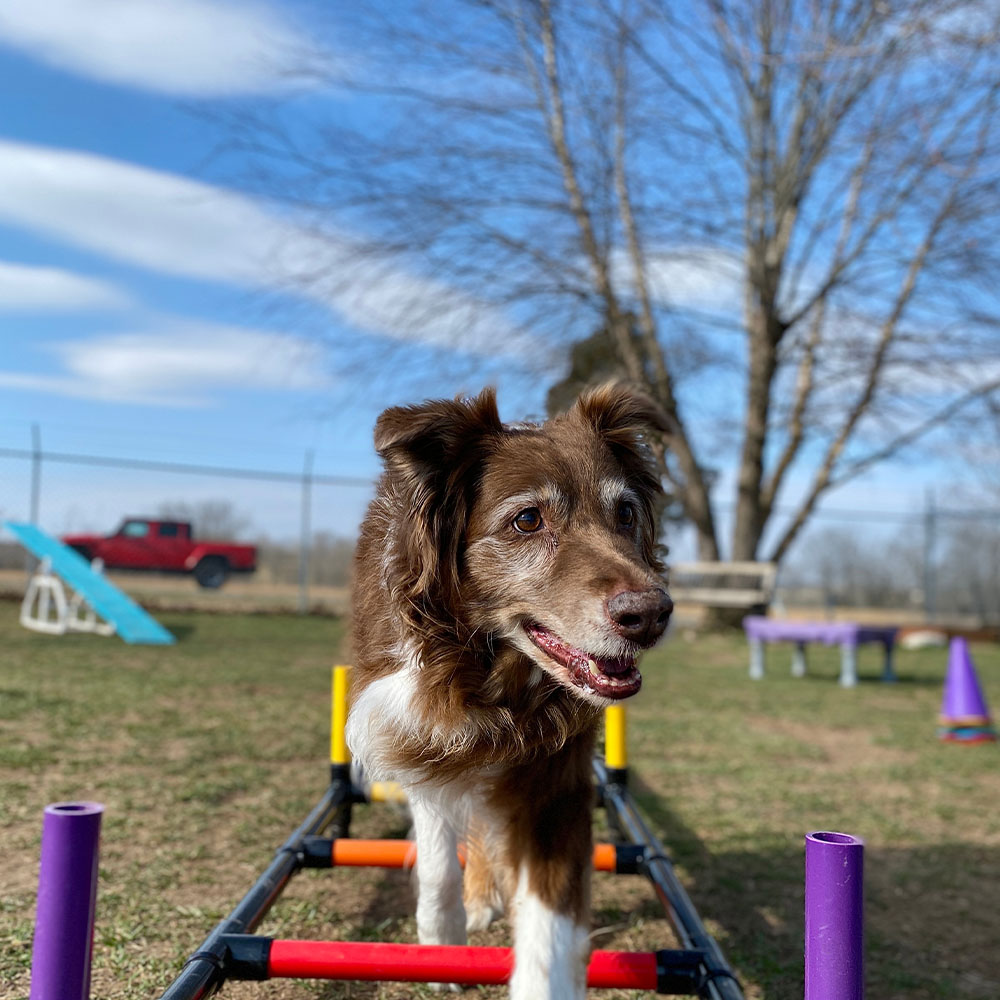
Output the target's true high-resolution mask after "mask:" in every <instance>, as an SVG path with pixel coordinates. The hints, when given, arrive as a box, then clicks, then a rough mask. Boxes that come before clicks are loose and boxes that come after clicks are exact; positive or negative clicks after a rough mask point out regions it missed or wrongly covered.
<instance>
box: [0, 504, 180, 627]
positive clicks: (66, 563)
mask: <svg viewBox="0 0 1000 1000" xmlns="http://www.w3.org/2000/svg"><path fill="white" fill-rule="evenodd" d="M4 527H5V528H6V529H7V530H8V531H9V532H11V534H13V535H14V536H15V537H16V538H17V540H18V541H19V542H20V543H21V544H22V545H23V546H24V547H25V548H26V549H27V550H28V551H29V552H31V553H32V555H35V556H37V557H38V558H39V559H48V560H49V564H50V565H51V566H52V572H53V573H55V574H56V576H58V577H60V579H62V581H63V582H64V583H66V584H67V585H69V586H70V587H72V588H73V589H74V590H75V591H77V593H79V594H82V595H83V597H84V598H85V599H86V601H87V603H88V604H90V606H91V607H92V608H93V609H94V610H95V611H96V612H97V613H98V614H99V615H100V616H101V617H102V618H103V619H104V620H105V621H107V622H110V623H111V624H112V625H114V627H115V631H116V632H117V633H118V635H119V636H120V637H121V638H122V639H124V640H125V641H126V642H133V643H147V644H153V645H169V644H170V643H173V642H174V641H175V639H174V637H173V636H172V635H171V634H170V633H169V632H168V631H167V630H166V629H165V628H164V627H163V626H162V625H161V624H160V623H159V622H158V621H156V619H155V618H152V617H151V616H150V615H148V614H146V612H145V611H143V610H142V608H140V607H139V605H138V604H136V603H135V601H133V600H132V599H131V598H130V597H128V596H127V595H125V594H123V593H122V592H121V591H120V590H119V589H118V588H117V587H116V586H115V585H114V584H113V583H109V582H108V581H107V580H106V579H105V578H104V577H103V576H101V574H100V573H95V572H94V571H93V570H92V569H91V568H90V563H89V562H88V561H87V560H86V559H84V558H83V556H81V555H80V553H79V552H74V551H73V549H71V548H69V547H68V546H66V545H63V543H62V542H60V541H58V540H57V539H55V538H53V537H52V536H51V535H47V534H46V533H45V532H44V531H41V530H39V529H38V528H36V527H35V525H33V524H14V523H13V522H11V521H7V522H6V523H5V524H4Z"/></svg>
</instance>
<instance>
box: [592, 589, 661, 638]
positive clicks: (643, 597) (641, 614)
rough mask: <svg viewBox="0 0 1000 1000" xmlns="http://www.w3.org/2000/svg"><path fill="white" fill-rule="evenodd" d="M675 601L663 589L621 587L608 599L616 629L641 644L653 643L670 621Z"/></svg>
mask: <svg viewBox="0 0 1000 1000" xmlns="http://www.w3.org/2000/svg"><path fill="white" fill-rule="evenodd" d="M673 610H674V602H673V601H672V600H670V595H669V594H668V593H667V592H666V591H665V590H660V589H659V588H658V587H657V588H655V589H654V590H623V591H622V592H621V593H620V594H615V596H614V597H612V598H611V600H609V601H608V615H609V617H610V618H611V620H612V621H613V622H614V623H615V628H616V629H617V630H618V631H619V632H620V633H621V634H622V635H623V636H624V637H625V638H626V639H629V640H631V641H632V642H635V643H638V644H639V645H640V646H652V645H653V643H654V642H656V640H657V639H659V638H660V636H661V635H663V632H664V630H665V629H666V627H667V622H668V621H670V612H671V611H673Z"/></svg>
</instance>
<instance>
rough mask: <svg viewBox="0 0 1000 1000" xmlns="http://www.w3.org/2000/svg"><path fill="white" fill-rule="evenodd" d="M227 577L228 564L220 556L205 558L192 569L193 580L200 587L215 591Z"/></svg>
mask: <svg viewBox="0 0 1000 1000" xmlns="http://www.w3.org/2000/svg"><path fill="white" fill-rule="evenodd" d="M228 577H229V563H227V562H226V560H225V559H223V558H222V557H221V556H205V558H204V559H202V561H201V562H200V563H198V565H197V566H195V568H194V578H195V579H196V580H197V581H198V585H199V586H200V587H208V588H210V589H212V590H215V589H216V588H217V587H221V586H222V585H223V584H224V583H225V582H226V580H227V579H228Z"/></svg>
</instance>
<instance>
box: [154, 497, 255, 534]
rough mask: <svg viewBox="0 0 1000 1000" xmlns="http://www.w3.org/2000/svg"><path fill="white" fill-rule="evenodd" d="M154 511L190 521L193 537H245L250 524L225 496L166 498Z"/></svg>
mask: <svg viewBox="0 0 1000 1000" xmlns="http://www.w3.org/2000/svg"><path fill="white" fill-rule="evenodd" d="M157 513H158V515H159V516H160V517H163V518H167V519H170V520H174V521H190V522H191V524H192V526H193V531H194V534H195V537H197V538H210V539H214V540H215V541H233V540H235V539H237V538H245V537H247V533H248V532H249V531H250V530H251V528H252V525H253V522H252V520H251V518H250V517H249V516H248V515H246V514H245V513H243V512H242V511H240V510H238V509H237V508H236V507H235V506H234V505H233V504H232V503H231V502H230V501H229V500H197V501H188V500H170V501H167V502H164V503H161V504H160V506H159V510H158V512H157Z"/></svg>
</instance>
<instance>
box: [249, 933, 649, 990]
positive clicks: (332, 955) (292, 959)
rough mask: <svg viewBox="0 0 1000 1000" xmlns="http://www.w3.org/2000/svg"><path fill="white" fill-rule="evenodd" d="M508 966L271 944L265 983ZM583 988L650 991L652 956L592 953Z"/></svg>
mask: <svg viewBox="0 0 1000 1000" xmlns="http://www.w3.org/2000/svg"><path fill="white" fill-rule="evenodd" d="M513 967H514V958H513V952H512V950H511V949H510V948H474V947H462V946H460V945H445V944H435V945H430V944H389V943H381V942H379V943H371V942H367V941H273V942H272V943H271V955H270V958H269V960H268V965H267V975H268V978H269V979H279V978H281V979H354V980H362V981H365V982H376V981H385V982H397V983H461V984H462V985H464V986H480V985H481V986H491V985H500V984H503V983H506V982H507V980H508V979H509V978H510V973H511V970H512V969H513ZM587 985H588V986H594V987H603V988H607V989H632V990H655V989H656V953H655V952H651V951H595V952H594V953H593V954H592V955H591V956H590V965H589V966H588V967H587Z"/></svg>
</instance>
